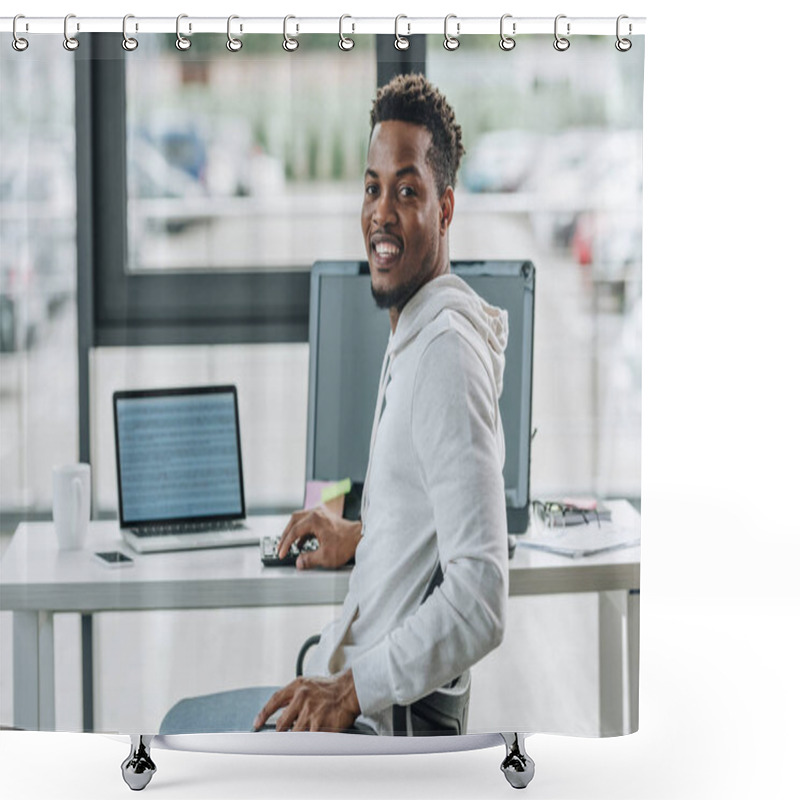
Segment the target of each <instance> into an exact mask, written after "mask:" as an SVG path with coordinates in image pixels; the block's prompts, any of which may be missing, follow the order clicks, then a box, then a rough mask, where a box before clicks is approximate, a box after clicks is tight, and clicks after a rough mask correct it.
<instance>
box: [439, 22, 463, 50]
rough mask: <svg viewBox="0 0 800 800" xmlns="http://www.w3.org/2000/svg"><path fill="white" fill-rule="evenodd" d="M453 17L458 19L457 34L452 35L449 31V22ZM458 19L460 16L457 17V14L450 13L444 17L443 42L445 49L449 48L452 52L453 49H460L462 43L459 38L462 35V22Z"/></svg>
mask: <svg viewBox="0 0 800 800" xmlns="http://www.w3.org/2000/svg"><path fill="white" fill-rule="evenodd" d="M451 19H455V20H456V35H455V36H451V35H450V34H449V33H448V32H447V23H448V22H450V20H451ZM457 20H458V17H456V15H455V14H448V15H447V16H446V17H445V18H444V41H443V42H442V44H443V45H444V49H445V50H449V51H450V52H452V51H453V50H458V46H459V45H460V44H461V42H460V41H459V40H458V37H459V36H460V35H461V23H460V22H458V21H457Z"/></svg>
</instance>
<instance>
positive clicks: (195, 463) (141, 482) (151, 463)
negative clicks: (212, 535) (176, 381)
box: [116, 392, 244, 523]
mask: <svg viewBox="0 0 800 800" xmlns="http://www.w3.org/2000/svg"><path fill="white" fill-rule="evenodd" d="M116 408H117V442H118V444H117V447H118V468H119V485H120V494H121V508H120V514H121V517H122V521H123V522H125V523H132V522H140V523H141V522H153V521H160V520H178V519H180V520H184V519H194V518H198V517H209V518H212V517H226V516H235V515H239V514H242V513H243V511H244V509H243V502H242V495H243V493H242V486H241V476H240V458H239V437H238V431H237V416H236V399H235V396H234V394H233V392H224V393H199V394H177V395H165V396H147V397H121V398H117V405H116Z"/></svg>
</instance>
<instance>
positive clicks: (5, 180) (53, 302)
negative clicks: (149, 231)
mask: <svg viewBox="0 0 800 800" xmlns="http://www.w3.org/2000/svg"><path fill="white" fill-rule="evenodd" d="M22 141H25V142H26V145H25V146H18V147H16V148H8V149H7V152H3V154H2V156H1V157H0V350H2V351H3V352H9V351H13V350H20V349H25V348H28V347H30V346H32V345H33V344H34V343H35V341H36V340H37V338H38V337H39V335H40V333H41V331H42V329H43V328H44V327H45V326H46V324H47V322H48V319H49V318H50V316H51V315H52V314H53V313H54V312H55V311H56V310H57V309H58V308H59V307H60V306H61V305H62V304H63V303H64V302H65V301H66V300H67V299H68V298H69V297H70V296H72V295H73V294H74V291H75V224H76V223H75V177H74V161H73V158H72V155H71V152H70V151H69V150H68V149H67V148H66V147H65V146H64V144H63V143H61V142H59V143H51V142H46V141H39V142H36V143H35V144H33V145H30V146H29V145H28V143H27V140H26V139H22Z"/></svg>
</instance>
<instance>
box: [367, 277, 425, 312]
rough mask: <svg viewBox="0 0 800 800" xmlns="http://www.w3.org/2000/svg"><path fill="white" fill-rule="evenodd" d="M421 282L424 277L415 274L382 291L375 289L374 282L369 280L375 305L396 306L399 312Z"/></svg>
mask: <svg viewBox="0 0 800 800" xmlns="http://www.w3.org/2000/svg"><path fill="white" fill-rule="evenodd" d="M423 282H424V277H423V276H422V275H415V276H414V277H413V278H412V279H411V280H410V281H408V282H407V283H404V284H401V285H400V286H395V287H394V289H389V290H388V291H385V292H382V291H378V290H376V289H375V286H374V284H373V283H372V281H370V289H371V290H372V299H373V300H374V301H375V305H377V306H378V308H381V309H387V308H396V309H397V312H398V314H399V313H400V312H401V311H402V310H403V307H404V306H405V304H406V303H407V302H408V301H409V300H410V299H411V298H412V297H413V296H414V295H415V294H416V293H417V290H418V289H419V287H420V286H422V284H423Z"/></svg>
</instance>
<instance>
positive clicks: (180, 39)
mask: <svg viewBox="0 0 800 800" xmlns="http://www.w3.org/2000/svg"><path fill="white" fill-rule="evenodd" d="M188 17H189V15H188V14H178V18H177V19H176V20H175V36H176V39H175V47H177V48H178V50H188V49H189V48H190V47H191V46H192V40H191V39H187V38H186V37H185V36H184V35H183V34H182V33H181V20H182V19H188ZM191 30H192V24H191V23H189V32H191Z"/></svg>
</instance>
